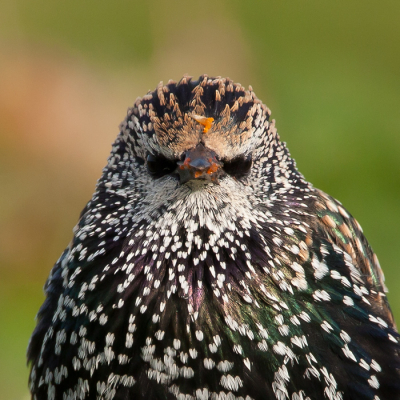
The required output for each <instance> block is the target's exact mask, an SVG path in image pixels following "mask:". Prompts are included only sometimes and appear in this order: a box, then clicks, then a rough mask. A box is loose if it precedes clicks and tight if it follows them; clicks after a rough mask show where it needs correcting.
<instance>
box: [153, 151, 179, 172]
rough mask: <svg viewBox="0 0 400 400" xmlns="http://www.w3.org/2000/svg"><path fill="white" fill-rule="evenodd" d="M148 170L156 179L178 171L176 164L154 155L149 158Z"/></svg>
mask: <svg viewBox="0 0 400 400" xmlns="http://www.w3.org/2000/svg"><path fill="white" fill-rule="evenodd" d="M147 169H148V171H149V173H150V175H151V176H153V177H154V178H161V177H162V176H164V175H167V174H170V173H172V172H174V171H175V169H176V162H175V161H171V160H168V159H167V158H165V157H163V156H161V155H156V156H154V155H153V154H149V155H148V156H147Z"/></svg>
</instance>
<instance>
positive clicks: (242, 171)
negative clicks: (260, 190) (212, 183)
mask: <svg viewBox="0 0 400 400" xmlns="http://www.w3.org/2000/svg"><path fill="white" fill-rule="evenodd" d="M251 164H252V159H251V155H248V156H244V155H241V156H239V157H236V158H233V159H232V160H229V161H224V167H223V168H224V171H225V172H226V173H227V174H229V175H231V176H234V177H235V178H238V179H240V178H243V177H244V176H246V175H247V174H248V173H249V172H250V168H251Z"/></svg>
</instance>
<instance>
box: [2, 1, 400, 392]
mask: <svg viewBox="0 0 400 400" xmlns="http://www.w3.org/2000/svg"><path fill="white" fill-rule="evenodd" d="M399 17H400V3H399V2H398V1H389V0H382V1H381V2H379V3H378V2H375V1H369V0H367V1H362V2H361V1H351V2H347V1H344V0H338V1H336V2H334V3H329V4H327V3H325V2H323V3H321V2H319V1H316V0H309V1H304V2H291V3H289V2H270V1H254V2H243V1H241V2H240V1H238V0H231V1H219V2H216V1H213V2H212V1H203V2H200V3H199V2H184V1H170V2H164V1H161V0H159V1H149V2H143V1H122V0H116V1H113V2H98V1H94V0H85V1H84V2H81V1H77V0H70V1H68V2H51V1H49V0H31V1H27V0H14V1H11V0H3V1H2V3H1V5H0V187H1V189H0V398H1V399H28V398H29V395H28V390H27V379H28V369H27V367H26V364H25V351H26V347H27V343H28V340H29V336H30V334H31V332H32V330H33V328H34V325H35V321H34V317H35V314H36V312H37V310H38V308H39V306H40V304H41V303H42V302H43V299H44V297H43V291H42V287H43V285H44V282H45V280H46V277H47V275H48V273H49V271H50V269H51V267H52V265H53V264H54V262H55V261H56V260H57V258H58V257H59V255H60V254H61V252H62V251H63V249H64V248H65V247H66V246H67V244H68V242H69V241H70V239H71V237H72V228H73V226H74V224H75V223H76V221H77V218H78V215H79V213H80V211H81V209H82V208H83V207H84V205H85V203H86V202H87V201H88V200H89V199H90V197H91V194H92V192H93V190H94V187H95V184H96V180H97V179H98V178H99V177H100V174H101V170H102V167H103V166H104V165H105V163H106V159H107V156H108V153H109V151H110V149H111V143H112V142H113V140H114V139H115V137H116V135H117V133H118V125H119V123H120V122H121V121H122V119H123V118H124V117H125V113H126V109H127V108H128V107H129V106H131V105H132V104H133V102H134V101H135V99H136V97H137V96H142V95H144V94H145V93H146V92H147V91H148V90H153V89H154V88H155V86H156V85H157V83H158V82H159V81H160V80H163V81H165V82H166V81H168V79H174V80H179V79H180V77H181V76H182V75H183V74H185V73H188V74H190V75H193V76H194V77H198V76H199V75H200V74H203V73H207V74H209V75H214V76H216V75H222V76H229V77H230V78H232V79H233V80H235V81H236V82H240V83H242V84H243V85H245V86H247V85H249V84H251V85H252V86H253V88H254V90H255V92H256V93H257V95H258V97H259V98H261V99H262V100H263V101H264V102H265V103H266V104H267V105H268V106H269V107H270V108H271V110H272V116H273V117H274V118H275V119H276V120H277V127H278V131H279V132H280V135H281V137H282V139H283V140H284V141H286V142H287V143H288V147H289V149H290V151H291V153H292V155H293V157H294V158H295V159H296V160H297V164H298V167H299V170H300V171H301V172H302V173H303V174H304V175H305V177H306V178H307V179H308V180H309V181H311V182H312V183H313V184H314V185H315V186H316V187H319V188H321V189H323V190H324V191H326V192H328V193H330V194H331V195H333V196H334V197H336V198H338V199H339V200H340V201H341V202H342V203H343V204H344V205H345V207H347V208H348V209H349V210H350V212H351V213H352V214H353V215H354V216H355V217H356V218H357V219H358V221H359V222H360V223H361V225H362V226H363V228H364V232H365V234H366V236H367V238H368V239H369V241H370V243H371V245H372V247H373V248H374V250H375V251H376V253H377V255H378V257H379V259H380V262H381V265H382V267H383V270H384V272H385V275H386V282H387V285H388V287H389V290H390V293H389V299H390V301H391V304H392V308H393V311H394V313H395V317H396V319H397V320H398V321H399V320H400V289H399V287H398V284H399V282H400V268H399V267H398V265H399V258H400V228H399V227H400V112H399V106H400V24H399V22H398V21H399Z"/></svg>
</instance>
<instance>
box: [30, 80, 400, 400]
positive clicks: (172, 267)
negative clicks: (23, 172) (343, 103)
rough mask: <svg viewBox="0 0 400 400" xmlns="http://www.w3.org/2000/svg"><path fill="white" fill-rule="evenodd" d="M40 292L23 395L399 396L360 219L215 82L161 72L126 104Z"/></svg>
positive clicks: (395, 342) (383, 300) (228, 84)
mask: <svg viewBox="0 0 400 400" xmlns="http://www.w3.org/2000/svg"><path fill="white" fill-rule="evenodd" d="M94 145H95V144H94ZM310 147H311V146H310ZM44 290H45V295H46V298H45V301H44V303H43V305H42V306H41V308H40V310H39V312H38V315H37V325H36V328H35V330H34V332H33V334H32V336H31V339H30V342H29V345H28V351H27V358H28V362H29V365H30V377H29V388H30V392H31V398H32V399H33V400H44V399H46V400H59V399H63V400H72V399H78V400H84V399H105V400H122V399H139V400H140V399H154V400H158V399H163V400H169V399H178V400H235V399H236V400H258V399H263V400H264V399H267V400H269V399H277V400H324V399H326V400H358V399H360V400H396V399H400V345H399V340H400V337H399V334H398V332H397V328H396V325H395V322H394V319H393V315H392V312H391V309H390V306H389V303H388V300H387V297H386V291H387V289H386V286H385V283H384V275H383V272H382V269H381V267H380V265H379V261H378V259H377V256H376V255H375V253H374V252H373V250H372V249H371V247H370V245H369V243H368V241H367V239H366V238H365V236H364V234H363V231H362V228H361V226H360V224H359V223H358V222H357V221H356V219H355V218H353V217H352V215H351V214H350V213H349V212H348V211H347V210H346V209H345V208H344V206H343V205H342V204H341V203H340V202H339V201H337V200H335V199H334V198H332V197H331V196H329V195H328V194H326V193H324V192H323V191H321V190H318V189H316V188H314V187H313V185H312V184H311V183H309V182H308V181H307V180H306V179H305V178H304V176H303V175H302V174H301V173H300V172H299V171H298V170H297V167H296V163H295V161H294V159H293V158H292V157H291V155H290V153H289V151H288V149H287V147H286V144H285V143H284V142H282V141H281V139H280V136H279V135H278V132H277V128H276V123H275V120H271V111H270V110H269V108H267V106H265V105H264V104H263V103H262V101H261V100H259V99H258V98H257V96H256V95H255V93H254V91H253V89H252V87H251V86H249V87H248V89H245V88H244V87H243V86H242V85H241V84H239V83H234V82H233V81H232V80H231V79H229V78H221V77H210V76H208V75H202V76H200V77H199V78H198V79H193V78H192V77H190V76H188V75H185V76H183V78H182V79H181V80H180V81H179V82H175V81H172V80H171V81H168V83H167V84H164V83H163V82H160V83H159V84H158V86H157V87H156V89H155V90H154V91H149V92H148V93H147V94H146V95H145V96H144V97H142V98H138V99H137V100H136V101H135V103H134V105H133V107H131V108H129V109H128V112H127V116H126V118H125V120H124V121H123V122H122V123H121V125H120V132H119V134H118V136H117V139H116V140H115V142H114V143H113V145H112V150H111V154H110V156H109V158H108V161H107V164H106V166H105V167H104V169H103V171H102V175H101V177H100V179H99V180H98V182H97V186H96V189H95V192H94V194H93V196H92V198H91V199H90V201H89V202H88V203H87V205H86V207H85V208H84V209H83V211H82V213H81V214H80V217H79V220H78V223H77V225H76V226H75V228H74V229H73V238H72V241H71V242H70V244H69V245H68V247H67V248H66V250H65V251H64V252H63V253H62V255H61V257H60V258H59V259H58V261H57V262H56V263H55V265H54V267H53V269H52V270H51V272H50V275H49V277H48V279H47V282H46V284H45V288H44Z"/></svg>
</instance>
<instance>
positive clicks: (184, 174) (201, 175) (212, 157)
mask: <svg viewBox="0 0 400 400" xmlns="http://www.w3.org/2000/svg"><path fill="white" fill-rule="evenodd" d="M184 156H185V158H184V160H183V161H180V162H178V169H177V171H178V173H179V176H180V181H181V183H186V182H188V181H190V180H192V179H204V180H208V181H212V182H214V183H218V176H219V175H220V173H221V167H222V165H223V164H222V163H221V162H220V161H218V160H217V156H216V154H215V152H214V151H212V150H210V149H207V148H206V147H204V145H203V144H201V143H200V144H198V145H197V146H196V147H194V148H193V149H190V150H188V151H186V152H185V153H184Z"/></svg>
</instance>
